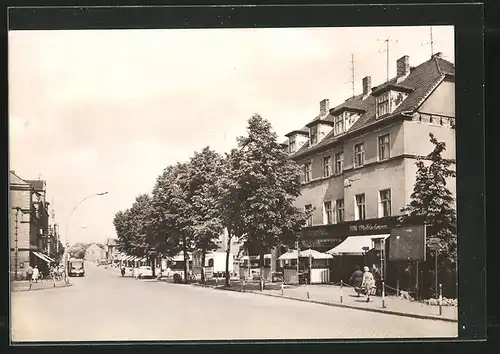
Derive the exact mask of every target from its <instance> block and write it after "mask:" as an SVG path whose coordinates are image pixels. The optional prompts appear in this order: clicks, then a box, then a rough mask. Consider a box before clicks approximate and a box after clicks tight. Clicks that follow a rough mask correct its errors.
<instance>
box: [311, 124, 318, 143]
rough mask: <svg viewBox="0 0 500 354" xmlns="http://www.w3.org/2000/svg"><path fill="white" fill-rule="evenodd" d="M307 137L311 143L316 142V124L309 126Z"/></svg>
mask: <svg viewBox="0 0 500 354" xmlns="http://www.w3.org/2000/svg"><path fill="white" fill-rule="evenodd" d="M309 139H310V142H311V146H312V145H316V143H317V142H318V126H317V125H314V126H312V127H310V128H309Z"/></svg>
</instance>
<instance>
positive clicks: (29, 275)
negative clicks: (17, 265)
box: [26, 265, 33, 283]
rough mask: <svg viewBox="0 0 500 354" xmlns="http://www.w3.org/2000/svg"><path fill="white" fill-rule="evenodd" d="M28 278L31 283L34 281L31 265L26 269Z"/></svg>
mask: <svg viewBox="0 0 500 354" xmlns="http://www.w3.org/2000/svg"><path fill="white" fill-rule="evenodd" d="M26 279H28V281H29V282H30V283H31V282H32V281H33V267H32V266H31V265H29V266H28V269H26Z"/></svg>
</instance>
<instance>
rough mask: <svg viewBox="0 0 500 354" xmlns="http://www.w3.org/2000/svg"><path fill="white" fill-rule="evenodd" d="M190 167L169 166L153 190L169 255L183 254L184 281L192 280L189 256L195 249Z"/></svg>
mask: <svg viewBox="0 0 500 354" xmlns="http://www.w3.org/2000/svg"><path fill="white" fill-rule="evenodd" d="M187 181H188V165H187V164H186V163H177V165H175V166H168V167H167V168H166V169H165V170H164V171H163V174H161V175H160V176H159V177H158V178H157V181H156V185H155V187H154V190H153V199H154V205H155V210H156V211H157V212H158V214H159V215H161V218H162V224H163V229H164V230H165V233H166V238H167V245H169V247H167V248H168V250H169V252H173V251H174V250H178V249H180V250H182V253H183V256H184V280H186V281H187V279H188V264H189V253H190V252H192V251H193V249H194V240H193V237H192V233H191V232H190V231H191V228H190V215H192V212H191V211H190V208H191V203H190V201H189V198H188V192H187V190H188V187H187V183H188V182H187Z"/></svg>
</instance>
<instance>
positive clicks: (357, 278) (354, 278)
mask: <svg viewBox="0 0 500 354" xmlns="http://www.w3.org/2000/svg"><path fill="white" fill-rule="evenodd" d="M349 283H351V285H352V286H353V287H354V290H355V291H356V293H357V294H358V296H357V297H359V293H360V292H361V284H362V283H363V271H362V270H361V267H360V266H359V265H357V266H356V270H355V271H354V273H352V275H351V278H350V279H349Z"/></svg>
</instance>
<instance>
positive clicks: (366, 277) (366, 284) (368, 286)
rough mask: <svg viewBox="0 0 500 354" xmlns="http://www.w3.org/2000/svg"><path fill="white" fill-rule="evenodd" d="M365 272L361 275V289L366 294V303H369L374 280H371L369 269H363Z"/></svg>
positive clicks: (371, 275)
mask: <svg viewBox="0 0 500 354" xmlns="http://www.w3.org/2000/svg"><path fill="white" fill-rule="evenodd" d="M363 270H364V271H365V272H364V273H363V283H362V284H361V288H363V290H364V291H365V293H366V302H370V295H371V294H372V291H373V290H374V289H375V280H374V279H373V274H372V273H370V268H368V267H364V269H363Z"/></svg>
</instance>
